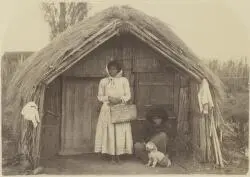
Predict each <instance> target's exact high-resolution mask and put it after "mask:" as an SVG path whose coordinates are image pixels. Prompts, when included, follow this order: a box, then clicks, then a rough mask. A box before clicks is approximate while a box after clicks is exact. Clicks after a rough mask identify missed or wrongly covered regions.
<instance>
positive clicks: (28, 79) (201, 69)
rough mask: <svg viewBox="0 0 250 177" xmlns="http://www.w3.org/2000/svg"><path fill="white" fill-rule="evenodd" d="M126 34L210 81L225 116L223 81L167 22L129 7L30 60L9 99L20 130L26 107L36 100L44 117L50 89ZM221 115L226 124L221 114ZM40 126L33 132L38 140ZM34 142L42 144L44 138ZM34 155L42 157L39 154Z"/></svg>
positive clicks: (102, 16)
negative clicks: (102, 47) (64, 74)
mask: <svg viewBox="0 0 250 177" xmlns="http://www.w3.org/2000/svg"><path fill="white" fill-rule="evenodd" d="M124 30H125V31H128V32H130V33H132V34H133V35H135V36H136V37H138V38H139V39H141V40H142V41H144V42H145V43H147V44H148V45H149V46H151V47H152V48H153V49H155V50H156V51H158V52H159V53H161V54H162V55H163V56H165V57H166V59H168V60H169V61H170V62H171V63H173V64H174V65H175V66H176V68H177V69H178V70H181V71H183V72H184V73H187V74H188V75H190V77H191V78H193V79H194V80H196V82H197V83H199V82H200V81H201V80H202V79H203V78H207V79H208V81H209V83H210V86H211V90H212V92H213V94H214V95H213V98H214V101H215V102H216V105H217V106H216V110H217V112H220V111H219V103H220V100H221V99H222V98H223V89H222V84H221V82H220V80H219V79H218V77H217V76H215V75H214V74H213V73H212V72H211V71H210V70H209V69H208V67H206V66H205V65H204V64H203V63H202V62H201V60H200V59H199V58H198V57H197V56H196V55H195V54H194V53H193V52H192V51H191V50H190V49H189V48H188V47H187V46H186V45H185V44H184V42H183V41H182V40H181V39H180V38H178V37H177V36H176V35H175V34H174V32H173V31H172V30H171V29H170V28H169V27H168V26H167V25H166V24H164V23H163V22H161V21H160V20H158V19H156V18H154V17H150V16H148V15H146V14H144V13H143V12H140V11H138V10H135V9H133V8H130V7H128V6H122V7H111V8H108V9H106V10H104V11H102V12H100V13H97V14H96V15H94V16H92V17H90V18H87V19H85V20H83V21H81V22H79V23H78V24H76V25H74V26H73V27H70V28H69V29H67V30H66V31H65V32H63V33H62V34H60V35H59V36H58V37H57V38H55V39H54V40H53V41H52V42H51V43H49V44H48V45H47V46H46V47H45V48H43V49H41V50H40V51H38V52H36V53H34V54H33V55H32V56H31V57H29V58H28V59H27V60H26V61H25V62H24V63H23V65H22V67H20V69H19V70H18V71H17V72H16V73H15V75H14V77H13V79H12V81H11V82H10V84H9V88H8V93H7V95H6V96H7V100H8V105H9V106H8V107H7V109H5V113H6V115H8V117H9V118H11V119H13V120H14V121H13V122H14V124H13V125H16V126H15V127H14V130H15V132H16V131H17V130H18V129H19V128H20V126H17V125H19V122H20V121H19V120H20V119H19V118H20V115H19V114H20V109H21V107H22V106H23V104H25V103H26V102H28V101H35V102H36V103H37V104H38V106H39V108H40V110H39V113H40V116H41V117H42V115H43V96H44V92H45V88H46V85H48V84H49V83H50V82H51V81H52V80H53V79H55V78H56V77H57V76H59V75H60V74H61V73H62V72H64V71H65V70H67V69H68V68H70V67H71V66H73V65H74V64H75V63H76V62H78V61H79V60H80V59H82V58H83V57H84V56H86V55H87V54H88V53H90V52H91V51H93V50H94V49H95V48H97V47H98V46H100V45H101V44H103V43H104V42H105V41H107V40H108V39H110V38H111V37H113V36H115V35H119V33H120V32H122V31H124ZM215 117H216V118H217V119H221V120H222V117H221V116H215ZM217 122H220V121H217ZM18 127H19V128H18ZM39 127H40V126H39ZM39 127H38V129H37V130H34V132H33V133H34V134H36V135H38V137H39V135H40V128H39ZM17 132H18V131H17ZM33 142H34V144H35V143H37V144H39V138H38V139H36V140H34V141H33ZM33 151H34V149H33ZM34 153H36V156H39V153H38V152H34Z"/></svg>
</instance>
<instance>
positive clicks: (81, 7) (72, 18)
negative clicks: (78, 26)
mask: <svg viewBox="0 0 250 177" xmlns="http://www.w3.org/2000/svg"><path fill="white" fill-rule="evenodd" d="M42 9H43V12H44V18H45V21H46V22H48V23H49V26H50V28H51V33H50V39H53V38H54V37H56V36H57V35H58V34H59V33H61V32H63V31H64V30H65V29H67V28H68V27H69V26H71V25H73V24H75V23H77V22H79V21H81V20H83V19H84V18H85V17H87V15H88V10H89V6H88V3H87V2H56V1H54V2H43V3H42Z"/></svg>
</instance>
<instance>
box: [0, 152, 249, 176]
mask: <svg viewBox="0 0 250 177" xmlns="http://www.w3.org/2000/svg"><path fill="white" fill-rule="evenodd" d="M172 162H173V164H172V166H171V167H169V168H162V167H156V168H149V167H146V166H145V165H144V164H142V163H141V161H139V160H138V159H136V158H134V157H125V158H123V159H122V161H121V163H119V164H112V163H111V162H110V161H107V160H103V159H100V157H98V156H97V155H95V154H87V155H78V156H58V157H54V158H53V159H49V160H43V161H42V163H41V165H42V166H43V167H44V172H43V173H42V174H50V175H60V174H61V175H62V174H63V175H81V174H89V175H91V174H107V175H108V174H112V175H121V174H246V173H247V171H248V164H247V161H240V163H239V164H237V165H233V166H227V167H226V168H225V169H217V168H215V167H213V166H211V165H209V164H200V163H196V162H194V161H193V160H191V159H181V158H180V157H179V158H178V157H175V158H173V160H172ZM17 174H22V173H21V172H20V168H19V167H14V168H13V167H12V168H4V169H3V175H17Z"/></svg>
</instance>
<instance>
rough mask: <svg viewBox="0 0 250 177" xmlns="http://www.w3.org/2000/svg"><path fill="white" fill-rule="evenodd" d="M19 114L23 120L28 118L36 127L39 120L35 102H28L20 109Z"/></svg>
mask: <svg viewBox="0 0 250 177" xmlns="http://www.w3.org/2000/svg"><path fill="white" fill-rule="evenodd" d="M21 114H22V115H23V117H24V119H25V120H30V121H32V123H33V126H34V127H35V128H36V127H37V125H38V123H39V122H40V119H39V114H38V107H37V105H36V103H35V102H28V103H27V104H26V105H25V106H24V107H23V109H22V112H21Z"/></svg>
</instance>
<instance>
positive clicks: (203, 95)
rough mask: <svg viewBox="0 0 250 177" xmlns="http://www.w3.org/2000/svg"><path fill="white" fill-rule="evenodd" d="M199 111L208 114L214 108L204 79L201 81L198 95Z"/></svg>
mask: <svg viewBox="0 0 250 177" xmlns="http://www.w3.org/2000/svg"><path fill="white" fill-rule="evenodd" d="M198 100H199V106H200V111H201V112H202V113H204V114H208V112H209V110H210V109H212V108H213V107H214V103H213V99H212V96H211V92H210V89H209V85H208V82H207V80H206V79H203V80H202V83H201V84H200V89H199V93H198Z"/></svg>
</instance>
